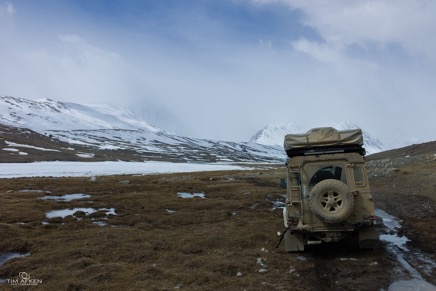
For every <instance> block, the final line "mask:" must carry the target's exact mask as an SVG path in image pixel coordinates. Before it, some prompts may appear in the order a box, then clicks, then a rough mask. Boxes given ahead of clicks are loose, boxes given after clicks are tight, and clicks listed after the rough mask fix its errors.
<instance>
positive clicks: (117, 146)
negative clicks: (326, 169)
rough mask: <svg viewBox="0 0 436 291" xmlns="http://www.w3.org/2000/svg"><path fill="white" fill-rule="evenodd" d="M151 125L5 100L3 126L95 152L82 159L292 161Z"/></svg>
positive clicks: (95, 109)
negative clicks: (108, 154)
mask: <svg viewBox="0 0 436 291" xmlns="http://www.w3.org/2000/svg"><path fill="white" fill-rule="evenodd" d="M145 120H146V116H145V117H143V116H136V115H135V114H133V113H132V112H131V111H129V110H128V109H127V108H116V107H114V106H109V105H81V104H75V103H66V102H58V101H53V100H50V99H44V100H36V101H34V100H27V99H23V98H15V97H10V96H3V97H0V124H3V125H5V126H11V127H16V128H29V129H31V130H33V131H35V132H37V133H39V134H42V135H44V136H49V137H50V138H53V139H54V140H59V141H61V142H66V143H68V144H70V145H71V146H72V147H73V148H74V147H75V146H76V147H79V146H80V147H82V148H83V147H87V148H89V151H88V152H87V153H86V154H83V153H79V154H78V155H79V156H80V157H82V158H83V157H85V156H86V157H90V158H92V157H94V156H96V154H95V152H94V151H112V152H117V151H122V152H123V153H124V155H123V159H126V156H128V157H129V159H132V160H137V161H139V160H155V161H162V160H165V161H177V162H266V163H270V162H283V161H284V159H285V156H286V155H285V153H284V151H283V149H282V148H277V147H275V146H268V145H262V144H258V143H253V142H248V143H246V142H244V143H236V142H225V141H214V140H206V139H197V138H189V137H185V136H181V135H177V134H175V133H172V132H169V131H166V130H163V129H160V128H158V127H155V126H152V125H150V124H149V123H148V122H146V121H145ZM17 132H19V131H17ZM32 139H35V135H33V136H32ZM27 140H29V139H27ZM34 142H36V141H34ZM5 144H6V146H7V148H4V149H3V150H4V151H8V152H10V153H11V154H13V153H14V151H18V149H16V148H9V147H8V146H9V145H11V144H14V143H11V142H10V141H9V142H8V141H6V143H5ZM29 146H30V145H29ZM60 150H62V151H64V150H65V149H60ZM82 151H83V150H82ZM18 152H21V151H18ZM100 156H101V155H100ZM111 156H114V155H113V154H111Z"/></svg>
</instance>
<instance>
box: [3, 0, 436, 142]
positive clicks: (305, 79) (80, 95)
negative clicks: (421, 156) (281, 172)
mask: <svg viewBox="0 0 436 291" xmlns="http://www.w3.org/2000/svg"><path fill="white" fill-rule="evenodd" d="M435 35H436V1H433V0H396V1H392V0H389V1H388V0H355V1H349V0H330V1H324V0H307V1H302V0H184V1H181V0H160V1H156V0H144V1H140V0H112V1H106V0H93V1H88V0H37V1H35V0H7V1H5V0H0V95H10V96H15V97H23V98H28V99H41V98H51V99H54V100H59V101H69V102H78V103H84V104H93V103H109V104H117V105H126V106H134V107H135V108H140V107H147V106H148V105H147V104H154V105H153V106H154V107H153V108H157V107H156V104H157V105H158V106H159V107H160V108H165V109H166V110H168V111H170V112H171V113H172V114H174V116H175V117H177V118H178V119H179V120H180V122H181V123H183V124H184V125H185V126H186V127H188V128H190V130H191V132H192V134H193V135H194V136H196V137H204V138H213V139H223V140H235V141H244V140H248V139H249V138H250V137H251V136H252V135H253V134H254V133H255V132H256V131H257V130H259V129H260V128H262V127H263V126H265V125H267V124H285V123H288V122H295V123H298V124H300V125H302V126H303V127H311V126H319V125H323V124H325V123H332V122H336V121H341V120H347V121H351V122H354V123H355V124H358V125H359V126H360V127H362V128H363V129H365V130H367V131H369V132H370V133H371V134H373V135H375V136H376V137H378V138H381V139H382V140H383V136H385V135H392V134H393V133H395V134H399V135H400V134H405V135H411V136H413V137H420V138H424V139H436V130H435V129H434V125H435V124H436V114H435V113H434V111H435V105H436V96H435V95H436V37H435ZM150 106H151V105H150ZM160 110H162V109H160Z"/></svg>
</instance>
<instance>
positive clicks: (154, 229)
mask: <svg viewBox="0 0 436 291" xmlns="http://www.w3.org/2000/svg"><path fill="white" fill-rule="evenodd" d="M435 153H436V151H435V152H432V151H431V150H427V151H425V152H419V153H416V154H414V153H409V152H403V153H402V154H395V155H393V154H391V155H389V154H388V155H385V156H380V155H379V156H375V157H374V156H373V157H368V172H369V175H370V182H371V187H372V190H373V192H374V196H375V203H376V207H377V208H380V209H383V210H384V211H386V212H387V213H389V214H392V215H394V216H396V217H397V218H398V222H399V223H400V224H401V226H402V227H401V229H400V230H399V236H402V235H405V236H407V238H408V239H409V240H410V241H409V242H408V243H407V244H406V245H405V246H403V247H402V248H403V249H401V248H396V247H395V246H392V245H389V244H388V243H387V242H385V241H383V240H382V241H381V242H380V247H379V248H377V249H375V250H369V251H368V250H366V251H362V250H359V249H357V248H356V244H355V242H353V241H343V242H341V243H338V244H334V245H330V244H328V245H323V246H314V247H312V248H309V249H307V250H306V251H305V252H302V253H286V252H285V251H284V249H283V246H279V247H278V248H276V246H277V244H278V242H279V237H278V236H277V232H280V231H283V219H282V213H281V210H280V209H278V208H274V204H273V203H272V201H275V200H276V199H280V197H281V195H282V194H284V190H283V189H281V188H280V187H279V180H280V179H281V178H283V177H284V175H285V168H284V167H283V166H281V165H278V166H274V167H271V168H270V169H262V170H250V171H248V170H247V171H223V172H203V173H189V174H165V175H148V176H114V177H86V178H21V179H3V180H0V201H1V203H0V234H1V236H0V278H1V279H2V281H0V282H2V284H0V290H31V289H33V287H34V286H19V285H18V286H13V283H14V282H17V283H19V280H20V278H21V279H22V278H23V277H20V274H21V276H26V275H27V276H28V277H30V278H31V279H34V281H33V283H35V284H37V288H38V290H121V289H123V290H179V289H180V290H223V289H229V288H231V289H232V290H388V288H389V286H391V285H392V284H393V283H394V284H395V282H397V281H401V280H411V279H414V280H418V281H416V282H415V281H413V282H414V283H415V286H418V285H417V284H424V285H423V286H424V287H423V288H424V289H422V290H432V289H429V288H433V287H434V286H432V285H430V284H433V285H436V279H435V278H436V276H435V257H434V250H435V249H434V248H435V247H434V241H435V233H436V229H435V225H434V219H435V217H436V215H435V213H436V212H435V193H434V190H435V187H436V183H435V181H436V179H435V178H436V177H435V173H436V171H435V169H436V156H435V155H434V154H435ZM67 194H84V195H75V196H71V197H72V198H76V199H73V200H71V201H64V200H65V199H66V198H68V197H70V196H64V195H67ZM189 194H191V196H192V195H193V194H195V195H194V196H195V197H192V198H189ZM45 196H50V197H51V198H52V199H48V198H45V199H41V198H43V197H45ZM53 196H61V197H60V198H58V199H57V200H53V198H55V197H53ZM183 197H186V198H183ZM78 198H81V199H78ZM62 199H64V200H62ZM67 200H68V199H67ZM54 210H63V212H62V213H54V212H51V211H54ZM68 211H69V212H70V215H67V214H68V213H67V212H68ZM92 211H95V212H93V213H91V212H92ZM61 214H64V215H67V216H65V217H64V218H62V217H59V216H56V215H61ZM380 231H381V232H382V233H385V231H384V230H383V229H382V226H380ZM404 248H407V250H405V249H404ZM12 255H15V256H17V257H16V258H13V259H10V260H6V258H7V257H8V256H9V257H11V256H12ZM14 280H15V281H14ZM28 281H29V280H28ZM423 282H424V283H423ZM425 282H427V283H425ZM425 284H426V285H425ZM35 288H36V287H35ZM425 288H427V289H425ZM392 290H394V289H392ZM405 290H413V289H405Z"/></svg>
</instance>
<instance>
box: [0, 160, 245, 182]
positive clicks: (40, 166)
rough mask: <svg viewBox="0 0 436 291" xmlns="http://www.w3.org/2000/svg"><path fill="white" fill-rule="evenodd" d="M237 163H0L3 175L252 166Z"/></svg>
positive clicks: (84, 174)
mask: <svg viewBox="0 0 436 291" xmlns="http://www.w3.org/2000/svg"><path fill="white" fill-rule="evenodd" d="M252 169H253V168H252V167H244V166H238V165H234V164H226V163H223V164H217V163H215V164H200V163H199V164H195V163H170V162H59V161H58V162H35V163H8V164H7V167H6V166H5V167H0V179H2V178H20V177H88V176H89V177H92V176H109V175H134V174H140V175H146V174H161V173H182V172H203V171H222V170H252Z"/></svg>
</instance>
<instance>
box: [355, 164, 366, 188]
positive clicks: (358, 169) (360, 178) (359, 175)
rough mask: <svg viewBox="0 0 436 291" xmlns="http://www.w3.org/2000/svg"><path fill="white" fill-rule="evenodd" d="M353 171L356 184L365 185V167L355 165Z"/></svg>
mask: <svg viewBox="0 0 436 291" xmlns="http://www.w3.org/2000/svg"><path fill="white" fill-rule="evenodd" d="M353 172H354V181H355V183H356V186H365V175H364V174H363V167H362V166H355V167H354V168H353Z"/></svg>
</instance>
